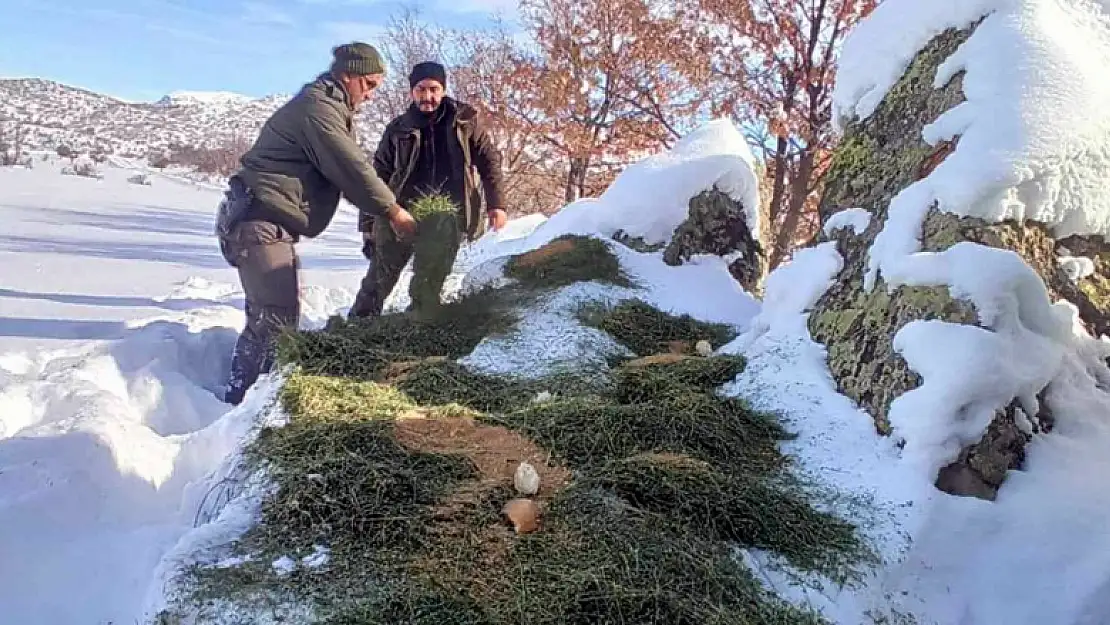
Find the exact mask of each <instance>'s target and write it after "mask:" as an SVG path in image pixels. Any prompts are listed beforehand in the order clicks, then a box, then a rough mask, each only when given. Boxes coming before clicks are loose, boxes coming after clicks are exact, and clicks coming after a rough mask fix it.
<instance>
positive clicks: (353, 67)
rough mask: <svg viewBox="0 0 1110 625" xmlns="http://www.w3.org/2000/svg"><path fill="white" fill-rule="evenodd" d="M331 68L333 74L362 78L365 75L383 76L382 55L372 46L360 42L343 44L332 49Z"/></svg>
mask: <svg viewBox="0 0 1110 625" xmlns="http://www.w3.org/2000/svg"><path fill="white" fill-rule="evenodd" d="M331 53H332V56H333V57H334V58H335V60H333V61H332V64H331V68H332V70H333V71H335V72H345V73H348V74H355V75H357V76H364V75H366V74H384V73H385V64H384V63H383V62H382V55H381V54H378V51H377V50H376V49H375V48H374V46H372V45H370V44H366V43H361V42H358V41H356V42H354V43H345V44H343V45H341V46H336V47H334V48H332V51H331Z"/></svg>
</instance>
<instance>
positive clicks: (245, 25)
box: [0, 0, 516, 100]
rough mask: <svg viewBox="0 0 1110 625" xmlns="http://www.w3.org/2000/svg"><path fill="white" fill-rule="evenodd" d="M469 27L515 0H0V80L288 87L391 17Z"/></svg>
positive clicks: (113, 88)
mask: <svg viewBox="0 0 1110 625" xmlns="http://www.w3.org/2000/svg"><path fill="white" fill-rule="evenodd" d="M405 6H408V7H415V8H417V9H419V11H420V14H421V17H422V18H423V19H425V20H427V21H431V22H435V23H438V24H443V25H447V26H456V27H468V26H473V25H482V24H486V23H488V17H487V16H488V15H489V14H490V13H491V11H498V10H501V11H507V12H508V13H507V14H508V15H512V14H513V10H514V7H515V6H516V3H515V0H405V1H404V2H403V3H402V2H399V1H397V0H0V42H2V43H0V77H4V78H18V77H30V76H34V77H41V78H48V79H51V80H56V81H58V82H62V83H65V84H69V85H74V86H77V87H83V88H85V89H89V90H92V91H96V92H100V93H106V94H108V95H113V96H116V97H120V98H124V99H129V100H154V99H157V98H159V97H161V96H162V95H165V94H166V93H168V92H170V91H178V90H189V91H235V92H238V93H243V94H246V95H250V96H263V95H267V94H270V93H291V92H293V91H295V90H296V89H297V88H298V87H300V85H301V84H302V83H303V82H305V81H306V80H308V79H311V78H312V77H313V76H315V75H316V73H318V72H319V71H320V70H322V69H324V68H326V67H327V64H328V62H329V60H330V50H331V47H332V46H333V45H335V44H337V43H341V42H344V41H351V40H361V41H367V42H370V43H374V42H375V40H376V38H377V36H378V33H379V32H380V31H381V29H382V27H383V25H384V24H386V23H387V22H388V20H389V17H390V16H391V15H395V14H397V13H399V12H400V10H401V9H402V8H403V7H405Z"/></svg>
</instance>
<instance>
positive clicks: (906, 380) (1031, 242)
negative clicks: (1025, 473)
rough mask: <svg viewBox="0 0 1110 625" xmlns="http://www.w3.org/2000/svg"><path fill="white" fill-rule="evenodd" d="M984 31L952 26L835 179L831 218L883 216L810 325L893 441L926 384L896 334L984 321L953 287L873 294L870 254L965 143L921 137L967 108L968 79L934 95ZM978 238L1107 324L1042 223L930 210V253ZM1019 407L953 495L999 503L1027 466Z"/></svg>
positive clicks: (969, 462) (950, 488)
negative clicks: (947, 67) (895, 411)
mask: <svg viewBox="0 0 1110 625" xmlns="http://www.w3.org/2000/svg"><path fill="white" fill-rule="evenodd" d="M977 27H978V24H974V25H972V26H971V27H969V28H968V29H965V30H948V31H945V32H944V33H942V34H940V35H938V36H937V37H935V38H934V39H933V40H932V41H931V42H930V43H929V45H928V46H926V48H925V49H924V50H922V52H921V53H919V54H918V56H917V57H916V58H915V59H914V61H913V62H912V63H911V65H910V66H909V68H908V69H907V71H906V72H905V74H904V76H903V77H902V78H901V79H900V80H899V81H898V83H897V84H896V85H895V86H894V88H893V89H891V91H890V92H889V93H888V94H887V96H886V98H885V99H884V100H883V102H882V103H881V104H880V105H879V107H878V108H877V109H876V111H875V113H874V114H873V115H872V116H871V117H870V118H869V119H867V120H864V121H857V122H854V123H852V124H851V125H850V127H849V128H848V132H847V134H846V136H845V138H844V140H843V142H842V143H841V145H840V146H839V147H838V149H837V150H836V152H835V154H834V156H833V160H832V164H831V167H830V170H829V173H828V175H827V177H826V188H825V195H824V197H823V199H822V202H821V213H822V217H823V220H827V219H828V217H829V216H830V215H831V214H833V213H835V212H836V211H837V210H840V209H843V208H850V207H863V208H865V209H867V210H868V211H870V212H871V214H872V219H871V224H870V226H869V227H868V229H867V231H866V232H865V233H863V235H862V236H855V237H849V236H843V235H838V236H835V237H833V239H834V240H835V241H836V242H837V247H838V250H839V251H840V253H841V255H842V256H843V257H844V266H843V269H842V271H841V272H840V274H839V275H838V276H837V279H836V282H835V283H834V285H833V286H832V287H831V288H830V289H829V290H828V291H827V292H826V293H825V294H824V295H823V296H822V297H821V298H820V300H819V301H818V302H817V304H816V306H815V307H814V310H813V312H812V314H811V315H810V317H809V322H808V323H809V329H810V331H811V333H812V334H813V336H814V338H815V339H816V340H818V341H820V342H821V343H823V344H824V345H825V346H826V348H827V351H828V365H829V368H830V370H831V372H832V374H833V377H834V378H835V379H836V381H837V384H838V386H839V388H840V390H841V391H842V392H843V393H844V394H845V395H847V396H849V397H851V398H852V399H854V400H856V401H857V402H858V403H859V404H860V405H861V406H862V407H863V408H865V409H867V410H868V411H869V412H870V413H871V415H872V416H873V417H874V419H875V423H876V428H877V430H878V431H879V432H881V433H883V434H889V433H890V424H889V421H888V418H887V413H888V410H889V408H890V404H891V402H892V401H893V400H894V399H895V398H896V397H898V396H900V395H902V394H903V393H905V392H907V391H909V390H911V389H913V388H915V387H916V386H918V385H920V383H921V380H920V378H919V376H917V375H916V374H915V373H913V372H912V371H909V370H908V368H907V366H906V363H905V361H904V360H903V359H902V358H901V357H899V356H898V355H897V354H896V353H894V351H893V349H892V346H891V343H892V341H893V338H894V336H895V334H896V333H897V332H898V331H899V330H900V329H901V328H902V327H903V326H904V325H905V324H906V323H909V322H910V321H914V320H919V319H940V320H944V321H948V322H954V323H962V324H968V325H975V324H978V323H979V321H978V315H977V313H976V311H975V310H974V308H973V306H972V305H971V304H970V303H969V302H966V301H960V300H956V299H953V298H952V297H951V295H950V294H949V293H948V291H947V289H945V288H943V287H938V288H934V287H928V288H925V287H905V286H902V287H898V288H896V289H894V290H893V292H889V293H888V289H887V286H886V285H885V284H883V283H882V281H881V279H880V280H879V282H878V283H877V284H876V285H875V288H874V290H872V291H871V292H865V291H864V290H863V276H864V272H865V270H866V260H867V259H866V255H867V251H868V249H869V248H870V247H871V245H872V243H873V242H874V239H875V236H876V235H877V233H878V232H879V231H880V230H881V228H882V227H883V225H884V224H885V221H886V217H887V209H888V206H889V204H890V201H891V200H892V199H893V197H894V196H895V195H896V194H897V193H898V192H900V191H901V190H902V189H904V188H906V187H908V186H910V185H911V184H913V183H914V182H916V181H917V180H919V179H921V178H923V177H925V176H926V175H928V174H929V173H930V172H931V171H932V170H933V169H935V167H936V166H937V165H938V164H939V163H940V162H941V161H943V159H944V158H945V157H946V156H947V155H948V154H950V153H951V152H952V151H953V150H954V149H958V139H956V140H954V141H951V142H941V143H940V144H939V145H937V146H935V147H934V146H929V145H928V144H926V143H925V142H924V141H923V140H922V139H921V136H922V130H923V128H924V127H925V125H927V124H929V123H931V122H932V121H933V120H935V119H936V118H937V117H938V116H939V115H940V114H942V113H943V112H945V111H947V110H949V109H951V108H953V107H954V106H956V105H958V104H960V103H961V102H962V100H963V95H962V90H961V82H962V75H957V76H955V77H954V78H953V80H952V81H950V82H949V84H947V85H944V86H943V87H941V88H939V89H937V88H934V86H933V80H934V77H935V75H936V70H937V67H938V66H939V64H940V63H941V62H942V61H943V60H944V59H945V58H946V57H948V56H949V55H951V54H952V53H953V52H954V51H955V50H956V48H957V47H958V46H959V45H960V44H962V43H963V42H964V41H966V39H967V38H968V36H970V34H971V32H973V30H974V29H975V28H977ZM967 241H969V242H973V243H977V244H980V245H985V246H990V247H996V248H1000V249H1008V250H1012V251H1014V252H1016V253H1018V254H1019V255H1020V256H1021V257H1022V258H1023V259H1024V260H1025V262H1026V263H1027V264H1028V265H1029V266H1030V267H1032V268H1033V269H1034V271H1036V272H1037V274H1038V275H1039V276H1040V277H1041V278H1042V280H1044V282H1045V284H1046V286H1047V288H1048V290H1049V292H1050V294H1051V295H1052V296H1053V297H1057V298H1065V299H1068V300H1070V301H1072V302H1073V303H1076V305H1077V306H1078V307H1079V309H1080V314H1081V317H1082V318H1083V320H1084V321H1085V322H1087V324H1088V327H1094V328H1106V327H1107V325H1106V324H1107V317H1106V311H1107V308H1106V307H1105V305H1104V304H1103V305H1101V307H1100V304H1098V303H1096V301H1095V299H1097V298H1095V299H1093V298H1092V297H1091V296H1090V295H1089V294H1088V293H1087V292H1085V291H1084V288H1083V285H1073V284H1071V283H1070V282H1069V281H1068V279H1067V277H1066V275H1065V274H1064V272H1063V271H1062V270H1061V269H1060V267H1058V265H1057V262H1056V258H1057V256H1056V251H1055V248H1056V243H1055V242H1054V241H1053V239H1052V237H1051V235H1050V233H1049V232H1048V230H1047V229H1046V228H1044V227H1043V226H1041V225H1039V224H1036V223H1033V222H1028V221H1027V222H1023V223H1018V222H1013V221H1009V222H1003V223H997V224H988V223H986V222H984V221H983V220H981V219H976V218H966V217H957V216H955V215H951V214H947V213H943V212H941V211H939V210H937V208H936V207H933V208H932V209H930V210H929V211H928V213H927V215H926V218H925V220H924V222H923V224H922V230H921V243H922V249H923V250H924V251H932V252H939V251H943V250H946V249H948V248H950V247H951V246H953V245H955V244H957V243H961V242H967ZM1077 247H1082V244H1081V243H1078V244H1077ZM1091 282H1094V281H1091ZM1088 284H1090V283H1088ZM1016 411H1017V405H1016V403H1014V404H1011V405H1010V406H1008V407H1006V408H1005V409H1004V410H1000V411H998V413H997V415H996V417H995V419H994V420H993V421H992V423H991V424H990V426H989V427H988V429H987V431H986V433H985V435H984V437H983V438H982V440H980V441H978V442H976V443H974V444H972V445H969V446H968V447H966V448H965V449H963V450H962V451H961V453H960V454H959V458H958V459H957V460H956V461H955V462H953V463H951V464H949V465H948V466H946V467H943V468H942V469H941V471H940V472H939V474H938V476H937V480H936V485H937V487H938V488H940V489H941V490H944V491H945V492H949V493H952V494H958V495H970V496H975V497H980V498H984V499H993V498H994V496H995V494H996V493H997V490H998V488H999V487H1000V486H1001V484H1002V481H1003V479H1004V478H1005V475H1006V472H1007V471H1009V470H1013V469H1019V468H1021V466H1022V462H1023V459H1024V447H1025V444H1026V443H1027V441H1028V440H1029V435H1028V434H1027V433H1026V432H1024V431H1023V430H1022V428H1021V427H1019V426H1018V424H1017V422H1018V419H1017V418H1016V417H1015V414H1016ZM1034 421H1036V422H1038V423H1045V424H1050V423H1051V418H1050V417H1049V416H1047V415H1037V416H1035V417H1034Z"/></svg>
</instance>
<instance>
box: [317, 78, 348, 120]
mask: <svg viewBox="0 0 1110 625" xmlns="http://www.w3.org/2000/svg"><path fill="white" fill-rule="evenodd" d="M315 83H316V84H319V85H321V86H323V88H324V93H326V94H327V95H328V97H329V98H334V99H336V100H339V101H340V102H342V103H343V104H344V105H345V106H346V107H347V108H348V109H349V110H351V111H353V110H354V108H353V107H352V106H351V94H350V93H348V92H347V88H346V87H344V86H343V82H342V81H340V80H339V78H338V77H337V76H336V75H335V74H334V73H332V72H331V71H330V70H329V71H326V72H324V73H322V74H320V75H319V76H317V77H316V80H315Z"/></svg>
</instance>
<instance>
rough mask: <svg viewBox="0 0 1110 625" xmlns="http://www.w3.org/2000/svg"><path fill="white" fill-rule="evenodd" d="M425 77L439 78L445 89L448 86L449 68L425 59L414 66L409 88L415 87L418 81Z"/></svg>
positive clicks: (410, 75)
mask: <svg viewBox="0 0 1110 625" xmlns="http://www.w3.org/2000/svg"><path fill="white" fill-rule="evenodd" d="M425 78H431V79H432V80H438V81H439V84H441V85H443V88H444V89H446V88H447V70H446V69H444V68H443V66H442V65H440V64H439V63H436V62H435V61H424V62H423V63H417V64H416V65H414V66H413V68H412V73H411V74H409V88H410V89H411V88H413V87H415V86H416V83H418V82H420V81H421V80H424V79H425Z"/></svg>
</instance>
